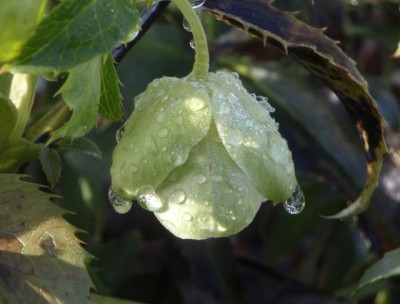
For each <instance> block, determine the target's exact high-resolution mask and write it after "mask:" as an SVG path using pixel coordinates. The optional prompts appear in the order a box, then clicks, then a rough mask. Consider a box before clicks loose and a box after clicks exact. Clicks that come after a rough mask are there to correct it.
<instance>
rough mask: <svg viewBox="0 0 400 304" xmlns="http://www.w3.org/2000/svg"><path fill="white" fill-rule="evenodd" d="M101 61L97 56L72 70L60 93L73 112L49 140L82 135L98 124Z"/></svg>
mask: <svg viewBox="0 0 400 304" xmlns="http://www.w3.org/2000/svg"><path fill="white" fill-rule="evenodd" d="M101 63H102V59H101V57H96V58H94V59H92V60H90V61H88V62H86V63H84V64H82V65H80V66H77V67H76V68H73V69H72V70H71V71H70V73H69V76H68V79H67V81H66V82H65V83H64V85H63V86H62V87H61V89H60V91H59V93H61V95H62V97H63V99H64V100H65V102H66V103H67V105H68V106H69V107H70V108H71V109H72V110H73V114H72V117H71V118H70V120H69V121H68V122H67V123H66V124H65V125H64V126H62V127H61V128H59V129H57V130H56V131H54V132H53V133H52V135H51V137H50V139H49V142H52V141H54V140H56V139H59V138H62V137H69V138H75V137H81V136H83V135H85V134H87V133H88V132H89V131H90V130H91V129H92V128H93V126H94V125H95V124H96V118H97V111H98V108H99V102H100V92H101V80H100V71H101Z"/></svg>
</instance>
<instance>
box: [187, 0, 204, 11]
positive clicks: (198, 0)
mask: <svg viewBox="0 0 400 304" xmlns="http://www.w3.org/2000/svg"><path fill="white" fill-rule="evenodd" d="M190 2H191V3H192V8H193V9H198V8H200V7H202V6H203V4H204V3H206V0H190Z"/></svg>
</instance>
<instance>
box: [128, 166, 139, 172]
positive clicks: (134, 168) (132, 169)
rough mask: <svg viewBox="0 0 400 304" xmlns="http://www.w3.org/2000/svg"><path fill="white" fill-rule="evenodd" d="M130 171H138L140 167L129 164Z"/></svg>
mask: <svg viewBox="0 0 400 304" xmlns="http://www.w3.org/2000/svg"><path fill="white" fill-rule="evenodd" d="M129 171H131V172H132V173H135V172H138V171H139V168H138V167H137V166H135V165H130V166H129Z"/></svg>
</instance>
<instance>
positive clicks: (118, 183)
mask: <svg viewBox="0 0 400 304" xmlns="http://www.w3.org/2000/svg"><path fill="white" fill-rule="evenodd" d="M135 101H136V106H135V111H133V113H132V115H131V117H130V118H129V119H128V121H127V123H126V125H125V132H124V135H123V136H122V138H121V140H120V142H119V143H118V145H117V147H116V148H115V150H114V153H113V165H112V168H111V174H112V187H113V189H114V190H115V191H116V192H118V193H119V195H121V196H124V197H126V198H129V199H133V198H135V197H136V195H137V194H138V191H139V189H141V188H142V187H144V186H152V187H154V188H156V187H157V186H158V185H160V183H161V182H162V181H163V180H164V179H165V178H166V177H167V176H168V174H169V173H170V172H171V170H172V169H174V168H175V167H177V166H180V165H182V164H183V163H184V162H185V161H186V160H187V158H188V157H189V152H190V150H191V148H192V147H193V146H194V145H196V144H197V143H199V142H200V140H201V139H202V138H203V137H204V136H205V135H206V134H207V131H208V128H209V125H210V121H211V107H210V100H209V96H208V92H207V90H205V89H204V88H201V87H199V86H198V84H197V83H193V82H191V81H189V80H188V79H186V78H183V79H178V78H172V77H163V78H161V79H156V80H154V81H153V82H152V83H150V85H149V86H148V88H147V89H146V91H145V92H143V93H142V94H140V95H139V96H137V97H136V99H135Z"/></svg>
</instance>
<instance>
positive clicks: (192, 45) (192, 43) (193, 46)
mask: <svg viewBox="0 0 400 304" xmlns="http://www.w3.org/2000/svg"><path fill="white" fill-rule="evenodd" d="M189 45H190V47H191V48H192V49H196V46H195V45H194V40H193V39H192V40H190V42H189Z"/></svg>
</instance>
